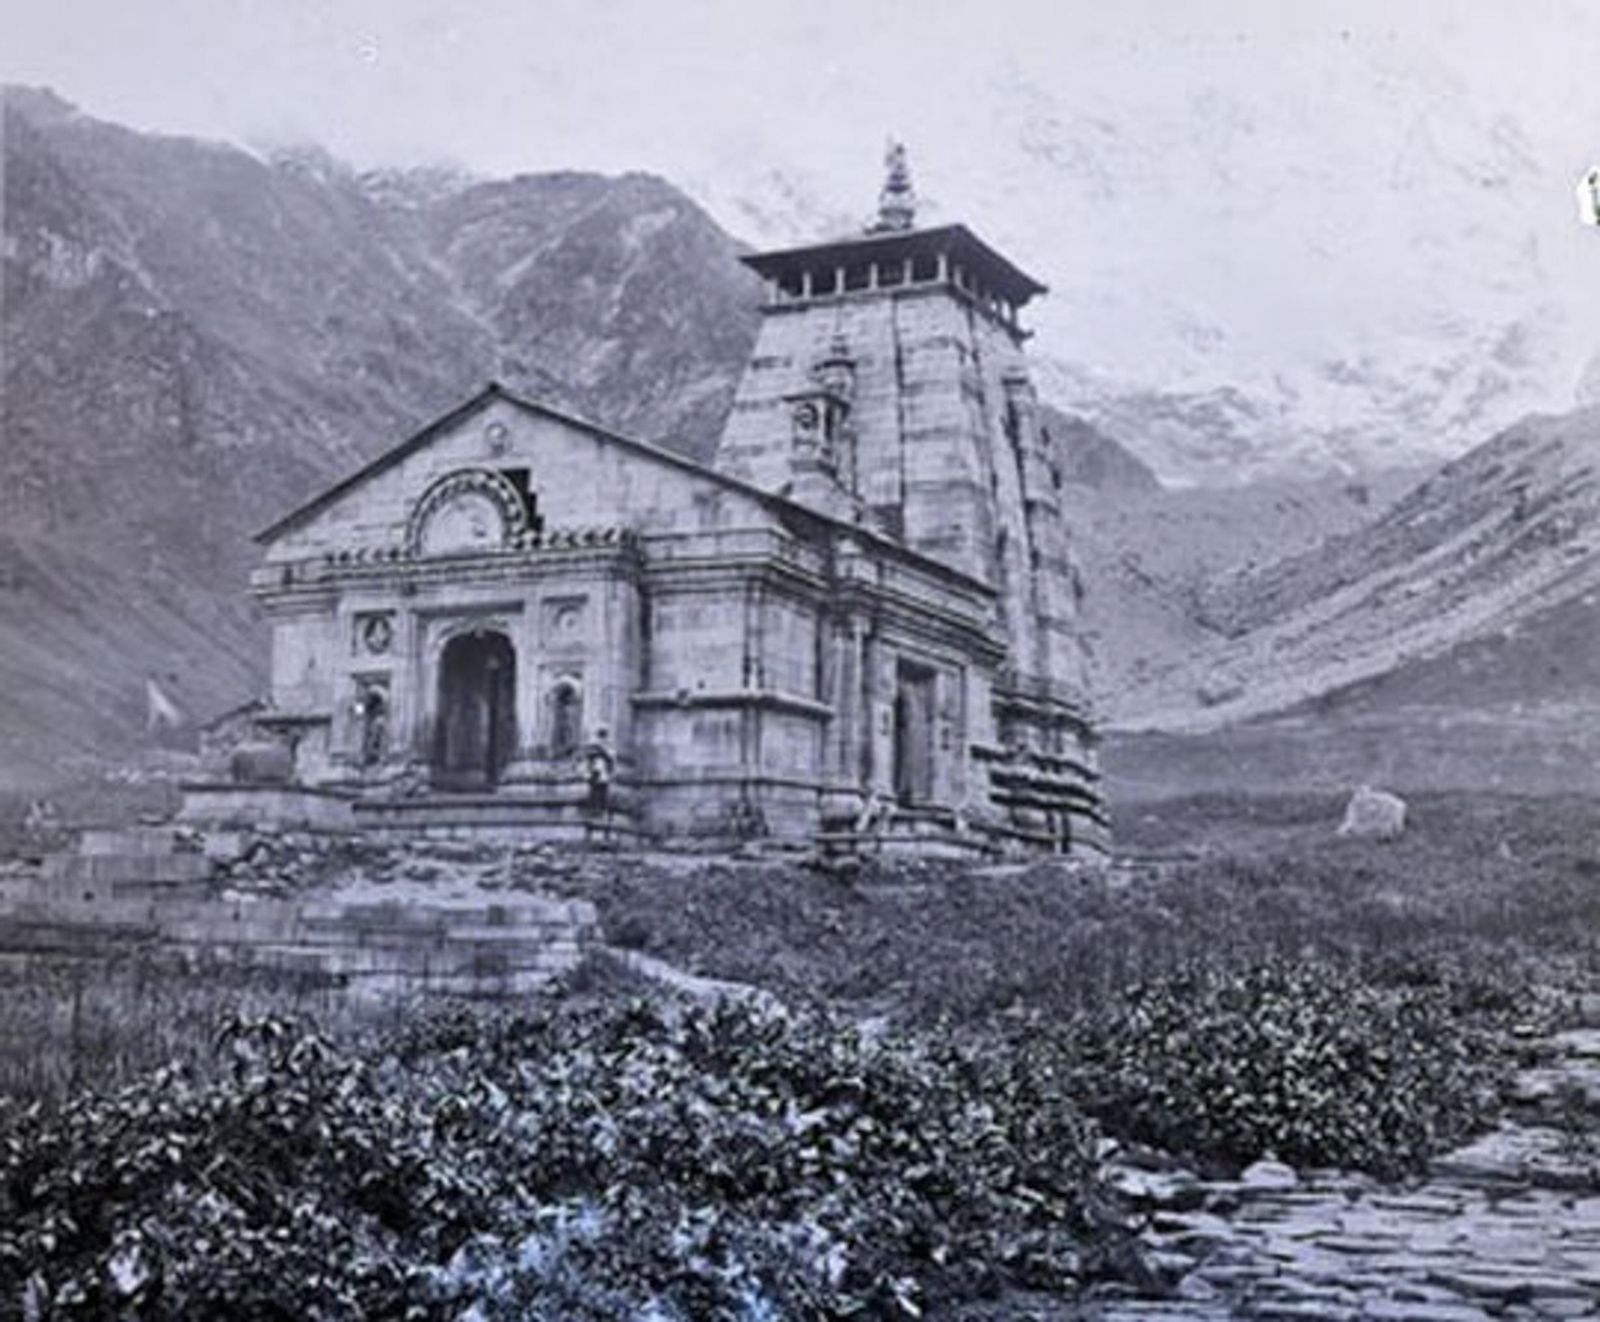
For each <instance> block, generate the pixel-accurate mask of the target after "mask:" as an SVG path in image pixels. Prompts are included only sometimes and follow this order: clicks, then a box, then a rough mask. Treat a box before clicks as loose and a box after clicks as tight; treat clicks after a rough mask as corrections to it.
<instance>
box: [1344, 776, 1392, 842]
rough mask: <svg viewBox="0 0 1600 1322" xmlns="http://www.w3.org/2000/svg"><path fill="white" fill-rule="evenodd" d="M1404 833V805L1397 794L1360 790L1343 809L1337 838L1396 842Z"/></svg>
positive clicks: (1366, 787) (1366, 788)
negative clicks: (1348, 837) (1353, 837)
mask: <svg viewBox="0 0 1600 1322" xmlns="http://www.w3.org/2000/svg"><path fill="white" fill-rule="evenodd" d="M1405 829H1406V801H1405V800H1404V799H1402V798H1401V797H1400V796H1399V795H1398V794H1389V793H1386V792H1385V791H1383V790H1375V789H1373V788H1372V787H1371V786H1370V785H1363V786H1361V787H1360V788H1359V789H1358V790H1356V792H1355V793H1354V794H1352V795H1351V796H1350V802H1349V803H1347V804H1346V805H1345V809H1344V820H1343V821H1342V822H1340V823H1339V834H1340V835H1348V836H1356V837H1358V838H1361V839H1367V840H1398V839H1399V838H1400V836H1401V835H1402V834H1404V832H1405Z"/></svg>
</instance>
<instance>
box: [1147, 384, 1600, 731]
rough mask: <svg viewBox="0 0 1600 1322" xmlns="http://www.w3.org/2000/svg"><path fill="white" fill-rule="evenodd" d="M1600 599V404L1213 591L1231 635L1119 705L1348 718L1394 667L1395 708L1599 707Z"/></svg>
mask: <svg viewBox="0 0 1600 1322" xmlns="http://www.w3.org/2000/svg"><path fill="white" fill-rule="evenodd" d="M1597 593H1600V408H1591V409H1584V410H1579V411H1577V412H1574V413H1571V414H1567V415H1564V416H1560V417H1542V418H1532V419H1528V420H1526V421H1524V422H1523V423H1520V424H1518V425H1517V426H1515V427H1512V428H1509V429H1508V430H1506V431H1505V432H1502V433H1501V434H1500V435H1498V436H1496V437H1495V438H1493V439H1492V440H1490V441H1488V442H1487V443H1485V444H1484V445H1481V446H1479V447H1478V448H1477V449H1475V450H1473V451H1471V452H1470V453H1468V454H1467V455H1465V456H1463V457H1462V458H1461V459H1458V460H1456V461H1455V462H1453V463H1451V464H1449V465H1446V466H1445V467H1444V468H1443V469H1441V470H1440V471H1439V472H1438V473H1437V474H1435V475H1434V476H1433V477H1431V478H1429V479H1428V480H1427V481H1425V482H1423V483H1421V484H1420V485H1418V486H1417V487H1416V488H1415V489H1414V490H1412V491H1411V492H1410V493H1409V494H1408V495H1407V496H1405V497H1404V498H1403V499H1401V500H1399V501H1398V502H1396V503H1395V504H1394V505H1393V506H1392V507H1390V508H1389V509H1388V510H1387V511H1385V512H1384V513H1383V514H1382V515H1380V516H1379V517H1378V518H1377V519H1376V520H1374V521H1373V522H1372V523H1370V524H1369V525H1367V526H1366V527H1364V528H1361V529H1359V530H1357V531H1355V532H1352V533H1349V534H1346V535H1343V536H1338V537H1334V538H1331V539H1330V540H1328V541H1327V542H1326V543H1324V544H1322V545H1320V546H1318V547H1316V548H1315V549H1313V550H1310V551H1307V552H1304V553H1302V554H1299V555H1296V556H1291V557H1288V558H1286V559H1284V560H1282V561H1280V562H1278V563H1276V564H1271V565H1268V566H1265V567H1262V568H1257V569H1252V570H1248V571H1245V572H1241V573H1239V574H1236V575H1234V576H1233V577H1232V578H1231V579H1229V580H1227V581H1225V582H1223V583H1221V584H1218V585H1216V586H1215V587H1213V588H1212V589H1211V590H1210V591H1208V592H1207V593H1205V594H1204V599H1203V602H1202V610H1203V612H1204V614H1205V617H1206V618H1207V620H1208V621H1209V622H1210V624H1211V625H1212V626H1213V627H1214V628H1215V629H1216V630H1217V632H1218V633H1219V635H1221V637H1220V639H1219V641H1217V642H1216V643H1215V644H1214V645H1212V646H1211V647H1209V648H1207V649H1205V650H1204V651H1202V652H1201V653H1199V654H1197V655H1196V656H1194V657H1193V658H1191V659H1188V660H1186V661H1180V662H1177V663H1174V664H1171V665H1169V666H1167V667H1165V668H1163V669H1162V670H1161V672H1160V673H1157V674H1154V675H1152V676H1150V677H1148V679H1147V680H1146V682H1144V683H1142V684H1139V685H1134V686H1132V687H1130V688H1129V689H1128V690H1127V691H1125V692H1124V693H1123V694H1121V695H1120V696H1119V698H1118V705H1117V711H1116V715H1117V718H1118V719H1119V720H1120V721H1122V722H1124V723H1126V724H1127V725H1128V726H1129V727H1130V728H1167V729H1203V728H1214V727H1216V726H1219V725H1223V724H1227V723H1229V722H1234V721H1238V720H1241V719H1246V718H1250V717H1254V716H1259V715H1262V714H1265V713H1270V712H1274V711H1282V710H1285V709H1290V708H1293V707H1295V706H1296V705H1297V704H1300V703H1303V702H1306V701H1308V700H1311V699H1317V700H1318V707H1319V709H1320V710H1323V711H1331V710H1334V709H1336V708H1338V707H1339V706H1340V705H1341V703H1342V702H1343V701H1345V700H1350V701H1357V699H1356V698H1355V697H1354V691H1352V693H1350V694H1344V693H1343V691H1345V690H1349V689H1350V688H1351V686H1355V685H1369V686H1370V685H1371V684H1372V683H1373V682H1374V681H1378V680H1380V678H1381V677H1385V676H1387V677H1388V678H1387V679H1384V680H1383V688H1384V691H1386V692H1388V693H1389V694H1391V695H1392V697H1393V700H1394V701H1395V702H1400V701H1401V700H1402V699H1403V700H1405V701H1408V702H1419V701H1421V696H1422V695H1423V694H1425V693H1427V692H1429V691H1433V692H1435V693H1436V694H1437V697H1436V698H1435V699H1431V700H1429V702H1428V703H1427V704H1426V705H1430V706H1433V707H1435V708H1440V709H1443V708H1447V707H1470V708H1472V709H1475V710H1478V711H1485V710H1489V709H1493V708H1496V707H1499V708H1504V709H1506V710H1510V709H1512V708H1517V709H1519V710H1520V711H1522V712H1523V713H1525V711H1526V709H1527V708H1529V707H1530V706H1532V705H1535V704H1538V703H1556V704H1572V703H1574V702H1576V703H1580V704H1584V705H1588V704H1589V699H1588V694H1589V693H1590V692H1591V691H1592V690H1590V688H1589V680H1588V679H1587V678H1586V676H1587V675H1588V674H1589V669H1590V668H1592V667H1589V663H1588V662H1587V661H1586V660H1585V657H1586V656H1587V652H1585V651H1584V648H1585V647H1586V646H1587V644H1583V643H1580V642H1576V641H1574V640H1581V639H1584V638H1586V637H1587V636H1588V634H1587V630H1586V628H1585V626H1584V623H1583V622H1584V621H1587V620H1588V619H1590V618H1591V613H1592V605H1593V602H1594V601H1595V600H1596V599H1597V596H1596V594H1597ZM1526 630H1534V631H1536V634H1535V636H1536V637H1538V638H1539V639H1542V641H1541V642H1539V643H1538V644H1537V645H1529V643H1528V642H1527V640H1526V639H1525V638H1524V637H1523V636H1522V635H1523V633H1524V631H1526ZM1552 648H1557V649H1558V650H1555V651H1552ZM1580 652H1583V655H1582V656H1580V655H1579V653H1580ZM1552 667H1553V669H1552ZM1486 670H1495V671H1498V672H1500V673H1498V674H1496V675H1495V677H1494V679H1493V682H1492V683H1488V682H1486V681H1485V674H1486ZM1463 676H1467V677H1470V678H1463ZM1552 676H1553V677H1554V679H1555V681H1556V682H1554V683H1551V682H1550V680H1551V677H1552ZM1366 692H1367V697H1366V698H1365V699H1364V701H1366V702H1367V703H1368V705H1369V707H1370V706H1371V704H1372V703H1373V702H1374V701H1376V697H1375V694H1376V693H1377V692H1378V690H1377V689H1373V688H1371V687H1369V688H1368V689H1367V690H1366ZM1341 695H1343V696H1341Z"/></svg>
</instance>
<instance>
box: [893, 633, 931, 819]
mask: <svg viewBox="0 0 1600 1322" xmlns="http://www.w3.org/2000/svg"><path fill="white" fill-rule="evenodd" d="M937 681H938V675H937V673H936V672H935V671H934V669H933V668H932V667H931V666H926V665H922V664H920V663H918V662H915V661H907V660H905V659H901V660H900V661H898V662H897V663H896V665H895V694H894V715H893V736H894V793H895V798H896V799H898V800H899V801H900V802H901V803H902V804H908V805H909V804H921V803H931V802H932V801H933V789H934V768H935V759H936V757H937V755H938V754H937V744H936V740H935V737H934V730H935V724H936V720H935V711H936V708H935V697H936V692H937Z"/></svg>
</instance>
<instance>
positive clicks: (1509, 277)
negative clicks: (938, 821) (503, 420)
mask: <svg viewBox="0 0 1600 1322" xmlns="http://www.w3.org/2000/svg"><path fill="white" fill-rule="evenodd" d="M0 10H3V11H4V13H3V17H4V34H5V35H4V40H3V43H0V78H4V79H5V80H6V81H12V82H25V83H33V84H45V85H49V86H51V87H53V88H55V90H56V91H57V92H59V93H60V94H61V95H63V96H65V97H66V98H67V99H69V100H72V101H75V102H76V103H77V104H79V105H80V106H81V107H82V108H84V109H85V110H87V111H88V112H90V113H91V114H94V115H97V116H99V117H102V118H106V119H111V120H116V121H119V122H122V123H125V124H129V125H132V126H134V127H138V128H145V129H156V130H162V131H168V132H178V133H187V134H193V135H197V136H202V137H218V138H226V139H231V140H233V141H236V142H242V143H247V144H253V145H258V146H259V145H273V144H290V143H297V142H311V143H317V144H320V145H322V146H325V147H327V148H328V149H329V150H331V151H332V152H333V153H334V154H335V155H338V156H341V157H343V158H345V159H347V160H350V161H352V162H353V163H355V164H358V165H374V164H419V163H435V164H446V163H450V164H458V165H462V166H465V167H467V168H469V169H471V170H473V171H476V172H481V173H485V174H491V175H503V174H509V173H515V172H518V171H535V170H546V169H553V168H576V169H592V170H601V171H607V172H616V171H623V170H630V169H643V170H649V171H653V172H655V173H658V174H662V175H664V176H666V177H667V178H669V179H671V180H672V181H674V182H675V183H677V184H679V185H680V186H682V187H684V188H686V189H687V190H688V191H689V192H690V193H691V194H693V195H694V196H695V197H697V198H698V199H699V200H700V201H702V202H703V203H704V204H706V205H708V206H709V207H710V208H711V209H712V211H713V213H714V214H715V215H716V216H717V218H718V219H719V220H720V221H721V222H722V223H723V224H724V226H725V227H726V228H728V229H729V230H730V231H732V232H733V233H734V234H735V235H737V236H739V237H741V238H746V239H749V240H752V241H754V242H757V243H760V242H766V241H790V240H796V239H801V238H804V237H808V236H810V235H812V234H815V233H816V232H817V231H818V230H819V229H826V228H834V227H836V223H837V222H838V221H839V220H840V219H841V218H846V219H851V220H859V219H864V218H865V217H866V215H867V214H868V212H869V211H870V209H871V207H872V205H873V200H874V198H875V195H876V192H877V188H878V184H879V180H880V176H881V164H880V162H881V157H882V152H883V144H884V140H885V137H886V136H887V135H889V134H894V135H896V136H898V137H900V138H902V139H904V140H905V141H906V142H907V143H908V144H909V146H910V150H911V157H912V166H913V172H914V174H915V177H916V180H917V184H918V187H919V191H920V192H921V193H922V195H923V196H924V198H925V199H926V202H927V205H926V206H925V209H924V212H923V216H924V218H925V219H930V220H963V221H967V222H969V223H971V224H973V225H974V227H975V228H977V229H978V230H979V231H980V232H981V233H983V234H984V235H985V237H987V238H989V239H990V240H991V241H992V242H995V243H996V244H997V245H998V246H1000V247H1001V248H1002V249H1003V250H1004V251H1006V252H1008V254H1010V255H1012V256H1013V257H1014V258H1016V259H1017V260H1018V261H1019V262H1020V263H1021V264H1022V265H1024V266H1025V267H1027V268H1028V269H1030V270H1032V271H1034V272H1036V273H1037V274H1038V275H1040V276H1041V277H1043V278H1044V279H1045V280H1046V281H1047V282H1048V283H1049V284H1050V285H1051V286H1052V288H1053V290H1054V293H1055V297H1053V298H1052V299H1051V300H1049V302H1048V304H1047V305H1045V306H1044V307H1043V308H1042V309H1036V310H1035V318H1036V323H1035V324H1037V325H1038V326H1039V327H1040V328H1041V347H1042V348H1043V349H1044V350H1045V351H1047V352H1050V353H1053V354H1055V355H1057V356H1059V357H1061V358H1062V359H1065V360H1069V361H1072V362H1075V363H1080V364H1085V365H1087V366H1089V367H1091V368H1095V369H1103V370H1106V371H1110V372H1113V373H1117V374H1120V375H1122V376H1129V375H1133V376H1137V375H1139V373H1140V372H1141V371H1144V372H1145V375H1147V376H1149V377H1153V378H1159V379H1160V380H1161V381H1162V382H1163V384H1172V383H1187V384H1190V385H1194V386H1197V387H1200V388H1210V387H1213V386H1216V385H1219V384H1221V383H1224V382H1235V381H1243V382H1245V383H1246V384H1249V385H1251V386H1252V387H1256V386H1262V383H1267V386H1270V388H1272V389H1275V390H1276V389H1279V388H1280V387H1281V392H1280V393H1281V394H1282V396H1283V398H1284V399H1289V400H1291V401H1292V400H1296V399H1298V400H1300V401H1301V404H1300V405H1297V406H1296V407H1301V406H1303V407H1304V408H1306V409H1310V410H1311V411H1312V412H1313V413H1316V414H1317V417H1316V419H1315V421H1317V422H1318V423H1319V425H1321V424H1324V423H1328V422H1329V420H1330V419H1332V420H1333V421H1335V422H1337V421H1338V419H1339V418H1340V417H1342V416H1345V414H1347V413H1348V409H1349V408H1350V407H1353V405H1349V404H1347V403H1343V402H1341V401H1340V400H1338V399H1334V398H1331V397H1329V398H1327V399H1324V400H1322V402H1320V403H1315V402H1314V401H1313V399H1312V397H1313V396H1314V395H1316V394H1317V392H1319V391H1320V392H1322V394H1323V395H1326V394H1327V391H1328V389H1330V388H1331V387H1329V386H1328V382H1329V381H1330V380H1335V379H1336V378H1337V377H1338V376H1339V375H1340V373H1341V372H1343V371H1344V368H1343V367H1341V366H1340V365H1339V364H1340V363H1342V362H1344V361H1345V360H1348V359H1349V358H1350V357H1351V355H1352V354H1353V353H1355V352H1357V351H1358V350H1359V349H1360V348H1361V347H1362V346H1367V347H1369V348H1370V347H1372V346H1375V345H1379V344H1382V343H1392V344H1397V345H1399V344H1403V345H1404V346H1405V352H1404V353H1400V354H1398V356H1397V353H1398V351H1397V353H1390V352H1389V351H1388V350H1387V349H1385V350H1384V351H1383V352H1382V353H1381V354H1380V355H1379V356H1380V357H1382V358H1383V360H1384V361H1385V362H1389V363H1391V364H1396V365H1397V367H1396V370H1397V371H1401V372H1402V375H1403V374H1404V373H1408V372H1410V364H1411V363H1412V362H1413V361H1416V362H1423V361H1429V362H1431V361H1432V360H1433V358H1434V357H1435V356H1439V355H1443V356H1446V357H1447V356H1448V355H1449V354H1451V353H1456V354H1457V355H1458V357H1460V359H1461V361H1462V362H1463V363H1465V362H1466V361H1467V359H1468V358H1469V357H1470V356H1472V355H1481V354H1482V353H1483V352H1484V351H1485V346H1486V345H1488V344H1490V343H1491V342H1492V341H1493V337H1494V335H1495V334H1499V333H1501V332H1500V331H1496V330H1495V328H1496V327H1500V328H1502V330H1503V328H1505V327H1507V326H1509V325H1510V323H1511V322H1512V321H1515V320H1519V319H1520V320H1521V321H1522V322H1523V323H1525V326H1526V327H1533V328H1536V329H1537V328H1541V327H1542V328H1544V333H1545V334H1547V336H1548V337H1549V338H1548V342H1547V343H1537V344H1535V343H1534V341H1533V340H1531V339H1529V338H1528V334H1531V333H1532V332H1528V333H1527V334H1523V333H1522V332H1518V334H1523V340H1522V344H1523V347H1522V348H1521V349H1519V350H1516V351H1517V352H1520V353H1522V354H1523V356H1524V357H1529V356H1532V357H1536V358H1537V359H1538V360H1539V361H1540V362H1541V363H1543V362H1548V364H1549V366H1548V368H1547V369H1545V368H1540V369H1539V370H1542V371H1544V372H1545V378H1547V379H1541V380H1539V381H1535V380H1533V378H1534V377H1535V376H1537V375H1538V371H1536V370H1535V369H1534V367H1528V368H1526V371H1525V374H1526V375H1529V380H1530V382H1531V384H1530V386H1529V388H1528V389H1529V392H1531V393H1527V392H1525V393H1526V399H1524V398H1523V396H1517V399H1516V401H1514V402H1515V403H1516V406H1517V407H1521V406H1522V405H1523V403H1527V404H1530V405H1534V406H1540V405H1548V406H1551V407H1560V406H1563V405H1565V404H1568V403H1570V398H1571V394H1572V388H1573V382H1574V381H1575V380H1576V379H1577V377H1578V375H1579V374H1580V372H1581V368H1582V364H1583V362H1584V361H1586V358H1587V356H1588V355H1589V354H1592V353H1593V352H1594V351H1595V350H1596V349H1600V326H1597V325H1596V321H1595V313H1594V311H1593V309H1594V308H1596V307H1600V300H1596V299H1595V298H1594V297H1593V295H1592V293H1591V292H1590V291H1592V290H1593V289H1594V288H1595V283H1594V280H1595V274H1596V270H1597V269H1600V233H1580V232H1579V227H1578V225H1577V223H1576V214H1577V207H1576V204H1575V201H1574V186H1575V183H1576V180H1577V178H1578V176H1579V174H1580V173H1581V172H1582V171H1583V169H1585V168H1586V167H1587V166H1589V165H1591V164H1593V163H1595V162H1596V161H1597V160H1600V0H1457V2H1456V3H1421V2H1420V0H1340V2H1339V3H1331V2H1330V3H1312V2H1311V0H1222V2H1217V3H1205V2H1203V0H904V2H901V3H893V2H891V0H853V2H849V3H846V2H844V0H803V2H787V3H762V2H761V0H737V2H736V0H477V2H475V3H467V2H465V0H457V2H455V3H448V2H446V0H0ZM1513 349H1516V346H1513ZM1402 359H1403V360H1404V361H1403V363H1402V362H1401V360H1402ZM1309 364H1319V366H1318V367H1317V369H1316V371H1317V374H1316V379H1315V381H1313V382H1312V383H1311V387H1310V393H1309V394H1308V388H1307V387H1306V386H1305V385H1304V383H1296V382H1293V381H1289V379H1288V376H1287V375H1286V374H1292V373H1293V372H1295V371H1298V370H1301V369H1303V368H1305V367H1306V366H1307V365H1309ZM1330 365H1331V366H1330ZM1452 370H1455V369H1452ZM1518 370H1524V369H1521V368H1519V369H1518ZM1458 375H1459V377H1460V388H1461V389H1462V390H1470V389H1471V388H1472V382H1471V380H1470V378H1469V376H1468V375H1466V374H1465V369H1463V370H1462V372H1460V373H1458ZM1272 383H1276V385H1273V384H1272ZM1263 388H1266V387H1263ZM1363 388H1365V387H1363ZM1353 389H1354V388H1353V387H1351V388H1350V389H1349V390H1346V391H1345V393H1346V394H1350V393H1351V391H1352V390H1353ZM1368 393H1369V394H1370V391H1369V392H1368ZM1546 396H1548V398H1546ZM1508 407H1509V405H1508Z"/></svg>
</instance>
